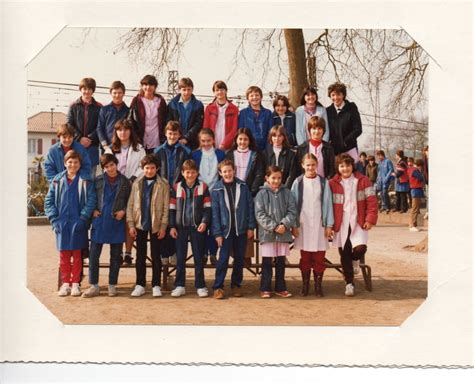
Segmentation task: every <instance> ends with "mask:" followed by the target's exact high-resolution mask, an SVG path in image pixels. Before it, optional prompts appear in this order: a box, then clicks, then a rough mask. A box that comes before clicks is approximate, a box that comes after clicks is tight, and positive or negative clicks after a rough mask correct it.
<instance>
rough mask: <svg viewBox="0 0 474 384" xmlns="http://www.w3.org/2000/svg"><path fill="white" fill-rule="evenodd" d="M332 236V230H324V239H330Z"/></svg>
mask: <svg viewBox="0 0 474 384" xmlns="http://www.w3.org/2000/svg"><path fill="white" fill-rule="evenodd" d="M333 235H334V232H333V230H332V228H324V237H326V238H327V239H331V238H332V237H333Z"/></svg>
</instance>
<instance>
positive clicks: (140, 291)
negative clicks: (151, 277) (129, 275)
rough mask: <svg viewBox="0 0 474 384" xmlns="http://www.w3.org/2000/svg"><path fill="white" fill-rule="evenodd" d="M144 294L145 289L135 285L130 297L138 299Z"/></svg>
mask: <svg viewBox="0 0 474 384" xmlns="http://www.w3.org/2000/svg"><path fill="white" fill-rule="evenodd" d="M144 294H145V287H142V286H141V285H135V288H134V289H133V291H132V293H131V296H133V297H140V296H143V295H144Z"/></svg>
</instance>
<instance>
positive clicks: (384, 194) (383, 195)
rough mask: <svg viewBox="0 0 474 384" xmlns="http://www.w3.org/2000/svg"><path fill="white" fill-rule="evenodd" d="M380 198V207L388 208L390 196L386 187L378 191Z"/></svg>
mask: <svg viewBox="0 0 474 384" xmlns="http://www.w3.org/2000/svg"><path fill="white" fill-rule="evenodd" d="M380 198H381V200H382V209H387V210H390V197H389V196H388V188H382V190H381V191H380Z"/></svg>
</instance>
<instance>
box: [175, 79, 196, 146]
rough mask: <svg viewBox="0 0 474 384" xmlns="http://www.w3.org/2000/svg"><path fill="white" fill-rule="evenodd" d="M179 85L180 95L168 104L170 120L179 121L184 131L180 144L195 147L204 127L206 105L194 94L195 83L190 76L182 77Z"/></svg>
mask: <svg viewBox="0 0 474 384" xmlns="http://www.w3.org/2000/svg"><path fill="white" fill-rule="evenodd" d="M178 87H179V95H177V96H175V97H174V98H172V99H171V101H170V103H169V105H168V121H178V122H179V124H180V127H181V132H182V138H181V139H180V140H179V142H180V144H182V145H186V146H188V147H189V148H191V149H194V148H196V147H197V144H198V143H197V135H198V133H199V131H200V130H201V128H202V123H203V118H204V105H203V104H202V102H201V101H199V100H198V99H196V96H194V95H193V91H194V83H193V81H192V80H191V79H190V78H189V77H183V78H181V79H180V80H179V82H178Z"/></svg>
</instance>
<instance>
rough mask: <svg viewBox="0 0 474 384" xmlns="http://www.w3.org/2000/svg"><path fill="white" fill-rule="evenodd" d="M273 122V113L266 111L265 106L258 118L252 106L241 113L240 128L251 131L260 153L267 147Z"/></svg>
mask: <svg viewBox="0 0 474 384" xmlns="http://www.w3.org/2000/svg"><path fill="white" fill-rule="evenodd" d="M272 122H273V119H272V111H270V110H269V109H266V108H265V107H263V105H262V106H261V107H260V113H259V114H258V117H257V116H255V112H254V111H253V109H252V107H250V105H249V106H248V107H247V108H244V109H242V110H241V111H240V113H239V128H248V129H250V131H251V132H252V134H253V137H254V139H255V142H256V143H257V148H258V150H259V151H263V150H264V149H265V148H266V147H267V143H268V141H267V140H268V132H270V128H271V127H272Z"/></svg>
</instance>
